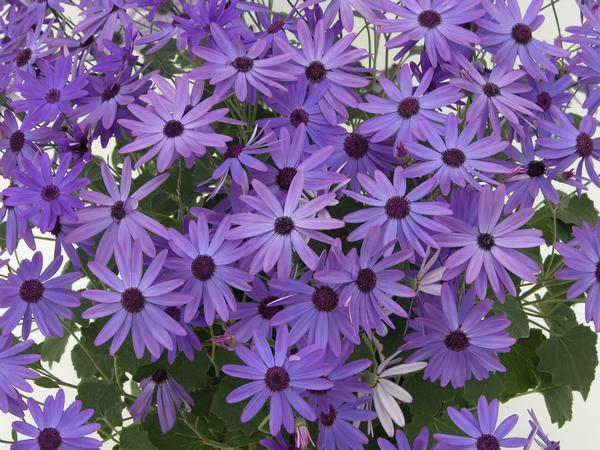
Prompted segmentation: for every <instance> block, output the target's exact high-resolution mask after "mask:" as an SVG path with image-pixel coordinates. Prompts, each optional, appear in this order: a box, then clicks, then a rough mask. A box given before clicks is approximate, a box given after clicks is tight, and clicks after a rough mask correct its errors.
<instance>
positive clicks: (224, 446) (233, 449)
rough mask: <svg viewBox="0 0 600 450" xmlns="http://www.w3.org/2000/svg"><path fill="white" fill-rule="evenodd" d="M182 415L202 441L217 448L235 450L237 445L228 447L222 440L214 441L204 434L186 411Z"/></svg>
mask: <svg viewBox="0 0 600 450" xmlns="http://www.w3.org/2000/svg"><path fill="white" fill-rule="evenodd" d="M181 416H182V418H183V422H184V423H185V424H186V425H187V427H188V428H189V429H190V430H191V431H192V433H194V434H195V435H196V437H197V438H198V439H200V441H201V442H202V443H203V444H205V445H207V446H209V447H214V448H216V449H221V450H235V447H228V446H226V445H224V444H223V443H222V442H218V441H214V440H212V439H210V438H208V437H206V436H204V435H203V434H202V433H201V432H200V431H199V430H198V428H197V427H196V425H194V424H193V423H192V422H191V421H190V418H189V416H188V415H187V414H186V413H185V412H183V411H182V412H181Z"/></svg>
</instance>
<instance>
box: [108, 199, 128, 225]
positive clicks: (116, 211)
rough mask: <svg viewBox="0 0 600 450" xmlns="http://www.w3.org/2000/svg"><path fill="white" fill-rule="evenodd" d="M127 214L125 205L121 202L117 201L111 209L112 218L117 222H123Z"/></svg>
mask: <svg viewBox="0 0 600 450" xmlns="http://www.w3.org/2000/svg"><path fill="white" fill-rule="evenodd" d="M126 215H127V213H126V212H125V204H124V203H123V202H122V201H121V200H117V201H116V202H115V203H114V204H113V205H112V206H111V207H110V216H111V217H112V218H113V219H115V220H122V219H123V218H125V216H126Z"/></svg>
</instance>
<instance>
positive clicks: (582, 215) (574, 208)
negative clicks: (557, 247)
mask: <svg viewBox="0 0 600 450" xmlns="http://www.w3.org/2000/svg"><path fill="white" fill-rule="evenodd" d="M561 197H562V198H561V201H560V204H559V206H558V210H557V211H556V217H557V218H558V219H559V220H560V221H562V222H564V223H568V224H573V225H577V226H581V224H582V223H583V222H587V223H588V224H589V225H591V226H594V225H595V224H596V221H597V220H598V211H596V208H594V202H593V201H592V200H590V198H589V197H588V196H587V194H583V195H581V196H580V197H577V196H575V195H572V196H570V197H568V198H567V197H566V196H564V195H563V196H561Z"/></svg>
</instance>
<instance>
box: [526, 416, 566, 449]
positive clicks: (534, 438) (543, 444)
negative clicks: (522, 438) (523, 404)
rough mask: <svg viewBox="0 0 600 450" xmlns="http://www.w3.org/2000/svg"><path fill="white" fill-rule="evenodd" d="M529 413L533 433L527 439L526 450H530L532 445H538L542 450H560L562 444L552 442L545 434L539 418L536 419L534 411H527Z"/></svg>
mask: <svg viewBox="0 0 600 450" xmlns="http://www.w3.org/2000/svg"><path fill="white" fill-rule="evenodd" d="M527 412H528V413H529V425H530V426H531V433H529V437H528V438H527V441H528V442H527V445H526V446H525V448H524V450H530V449H531V448H532V447H531V446H532V445H533V444H534V443H536V444H537V445H539V446H540V450H560V442H555V441H552V440H550V438H549V437H548V435H547V434H546V433H544V430H543V429H542V426H541V425H540V422H539V420H538V418H537V417H536V415H535V413H534V412H533V410H531V409H529V410H527Z"/></svg>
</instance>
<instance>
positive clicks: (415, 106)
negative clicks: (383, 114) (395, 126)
mask: <svg viewBox="0 0 600 450" xmlns="http://www.w3.org/2000/svg"><path fill="white" fill-rule="evenodd" d="M420 109H421V106H420V105H419V100H417V99H416V98H414V97H406V98H405V99H403V100H402V101H401V102H400V103H399V104H398V114H399V115H400V117H402V118H404V119H410V118H411V117H412V116H414V115H415V114H417V113H418V112H419V110H420Z"/></svg>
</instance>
